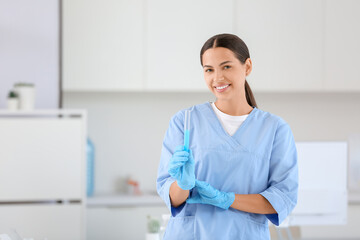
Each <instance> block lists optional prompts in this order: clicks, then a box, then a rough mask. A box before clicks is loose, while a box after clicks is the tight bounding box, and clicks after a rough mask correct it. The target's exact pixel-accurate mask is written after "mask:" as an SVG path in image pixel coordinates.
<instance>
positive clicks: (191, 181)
mask: <svg viewBox="0 0 360 240" xmlns="http://www.w3.org/2000/svg"><path fill="white" fill-rule="evenodd" d="M168 172H169V174H170V176H172V177H173V178H175V179H176V181H177V184H178V185H179V187H180V188H181V189H184V190H190V189H192V188H193V187H194V186H195V161H194V158H193V156H192V152H191V150H190V151H189V152H187V151H184V146H177V147H176V149H175V152H174V154H173V155H172V157H171V159H170V162H169V168H168Z"/></svg>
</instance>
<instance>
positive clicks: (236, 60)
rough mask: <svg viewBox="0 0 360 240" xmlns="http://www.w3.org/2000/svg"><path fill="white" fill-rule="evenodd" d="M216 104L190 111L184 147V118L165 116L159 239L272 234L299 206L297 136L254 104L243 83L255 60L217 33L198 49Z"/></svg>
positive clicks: (267, 236) (238, 44)
mask: <svg viewBox="0 0 360 240" xmlns="http://www.w3.org/2000/svg"><path fill="white" fill-rule="evenodd" d="M200 60H201V64H202V66H203V69H204V79H205V82H206V84H207V86H208V88H209V90H210V91H211V92H212V93H213V94H214V95H215V97H216V101H215V102H212V103H211V102H206V103H203V104H199V105H195V106H193V107H191V108H189V109H192V111H191V123H190V128H189V127H188V128H187V129H188V130H189V133H190V136H189V137H190V145H189V151H187V149H185V148H184V143H183V139H184V131H183V129H184V117H185V112H186V110H188V109H184V110H181V111H179V112H178V113H176V114H175V116H173V118H172V119H171V121H170V125H169V128H168V130H167V132H166V135H165V138H164V141H163V147H162V152H161V160H160V165H159V171H158V178H157V190H158V193H159V195H160V196H161V197H162V199H163V200H164V201H165V203H166V204H167V206H168V208H169V210H170V212H171V215H172V216H171V218H170V221H169V223H168V226H167V229H166V232H165V235H164V239H209V240H210V239H225V240H226V239H247V240H248V239H250V240H251V239H256V240H258V239H270V234H269V229H268V221H267V219H269V220H270V221H271V222H272V223H274V224H275V225H279V224H280V223H281V222H282V221H283V220H284V219H285V218H286V217H287V216H288V215H289V214H290V212H291V211H292V210H293V208H294V207H295V205H296V203H297V192H298V165H297V151H296V147H295V141H294V137H293V134H292V132H291V129H290V127H289V125H288V124H287V123H286V122H285V121H284V120H283V119H282V118H281V117H278V116H276V115H273V114H271V113H268V112H265V111H263V110H260V109H258V108H257V105H256V102H255V99H254V96H253V94H252V91H251V89H250V87H249V85H248V83H247V81H246V77H247V76H248V75H249V74H250V73H251V70H252V62H251V59H250V55H249V51H248V48H247V47H246V45H245V43H244V42H243V41H242V40H241V39H240V38H239V37H237V36H235V35H232V34H219V35H216V36H213V37H212V38H210V39H209V40H208V41H206V43H205V44H204V46H203V47H202V49H201V52H200Z"/></svg>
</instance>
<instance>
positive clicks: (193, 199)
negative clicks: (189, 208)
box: [186, 195, 203, 204]
mask: <svg viewBox="0 0 360 240" xmlns="http://www.w3.org/2000/svg"><path fill="white" fill-rule="evenodd" d="M202 202H203V201H202V199H201V197H200V196H199V195H195V196H192V197H190V198H188V199H186V203H190V204H191V203H202Z"/></svg>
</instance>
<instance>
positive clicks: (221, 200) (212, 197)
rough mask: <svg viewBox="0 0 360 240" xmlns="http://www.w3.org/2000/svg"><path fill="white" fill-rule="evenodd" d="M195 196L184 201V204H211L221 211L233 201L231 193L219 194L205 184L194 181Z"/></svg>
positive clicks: (233, 195) (233, 197) (219, 192)
mask: <svg viewBox="0 0 360 240" xmlns="http://www.w3.org/2000/svg"><path fill="white" fill-rule="evenodd" d="M195 185H196V191H197V193H196V194H193V195H192V196H191V197H190V198H188V199H187V200H186V203H201V204H211V205H214V206H216V207H219V208H222V209H228V208H229V207H230V206H231V204H233V202H234V200H235V194H234V193H233V192H221V191H219V190H217V189H215V188H214V187H213V186H211V185H210V184H208V183H207V182H203V181H199V180H196V183H195Z"/></svg>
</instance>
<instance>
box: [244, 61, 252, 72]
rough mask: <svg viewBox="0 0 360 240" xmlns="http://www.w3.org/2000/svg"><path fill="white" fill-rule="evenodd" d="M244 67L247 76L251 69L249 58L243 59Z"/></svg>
mask: <svg viewBox="0 0 360 240" xmlns="http://www.w3.org/2000/svg"><path fill="white" fill-rule="evenodd" d="M245 69H246V70H245V74H246V76H249V75H250V73H251V71H252V61H251V59H250V58H248V59H246V61H245Z"/></svg>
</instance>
